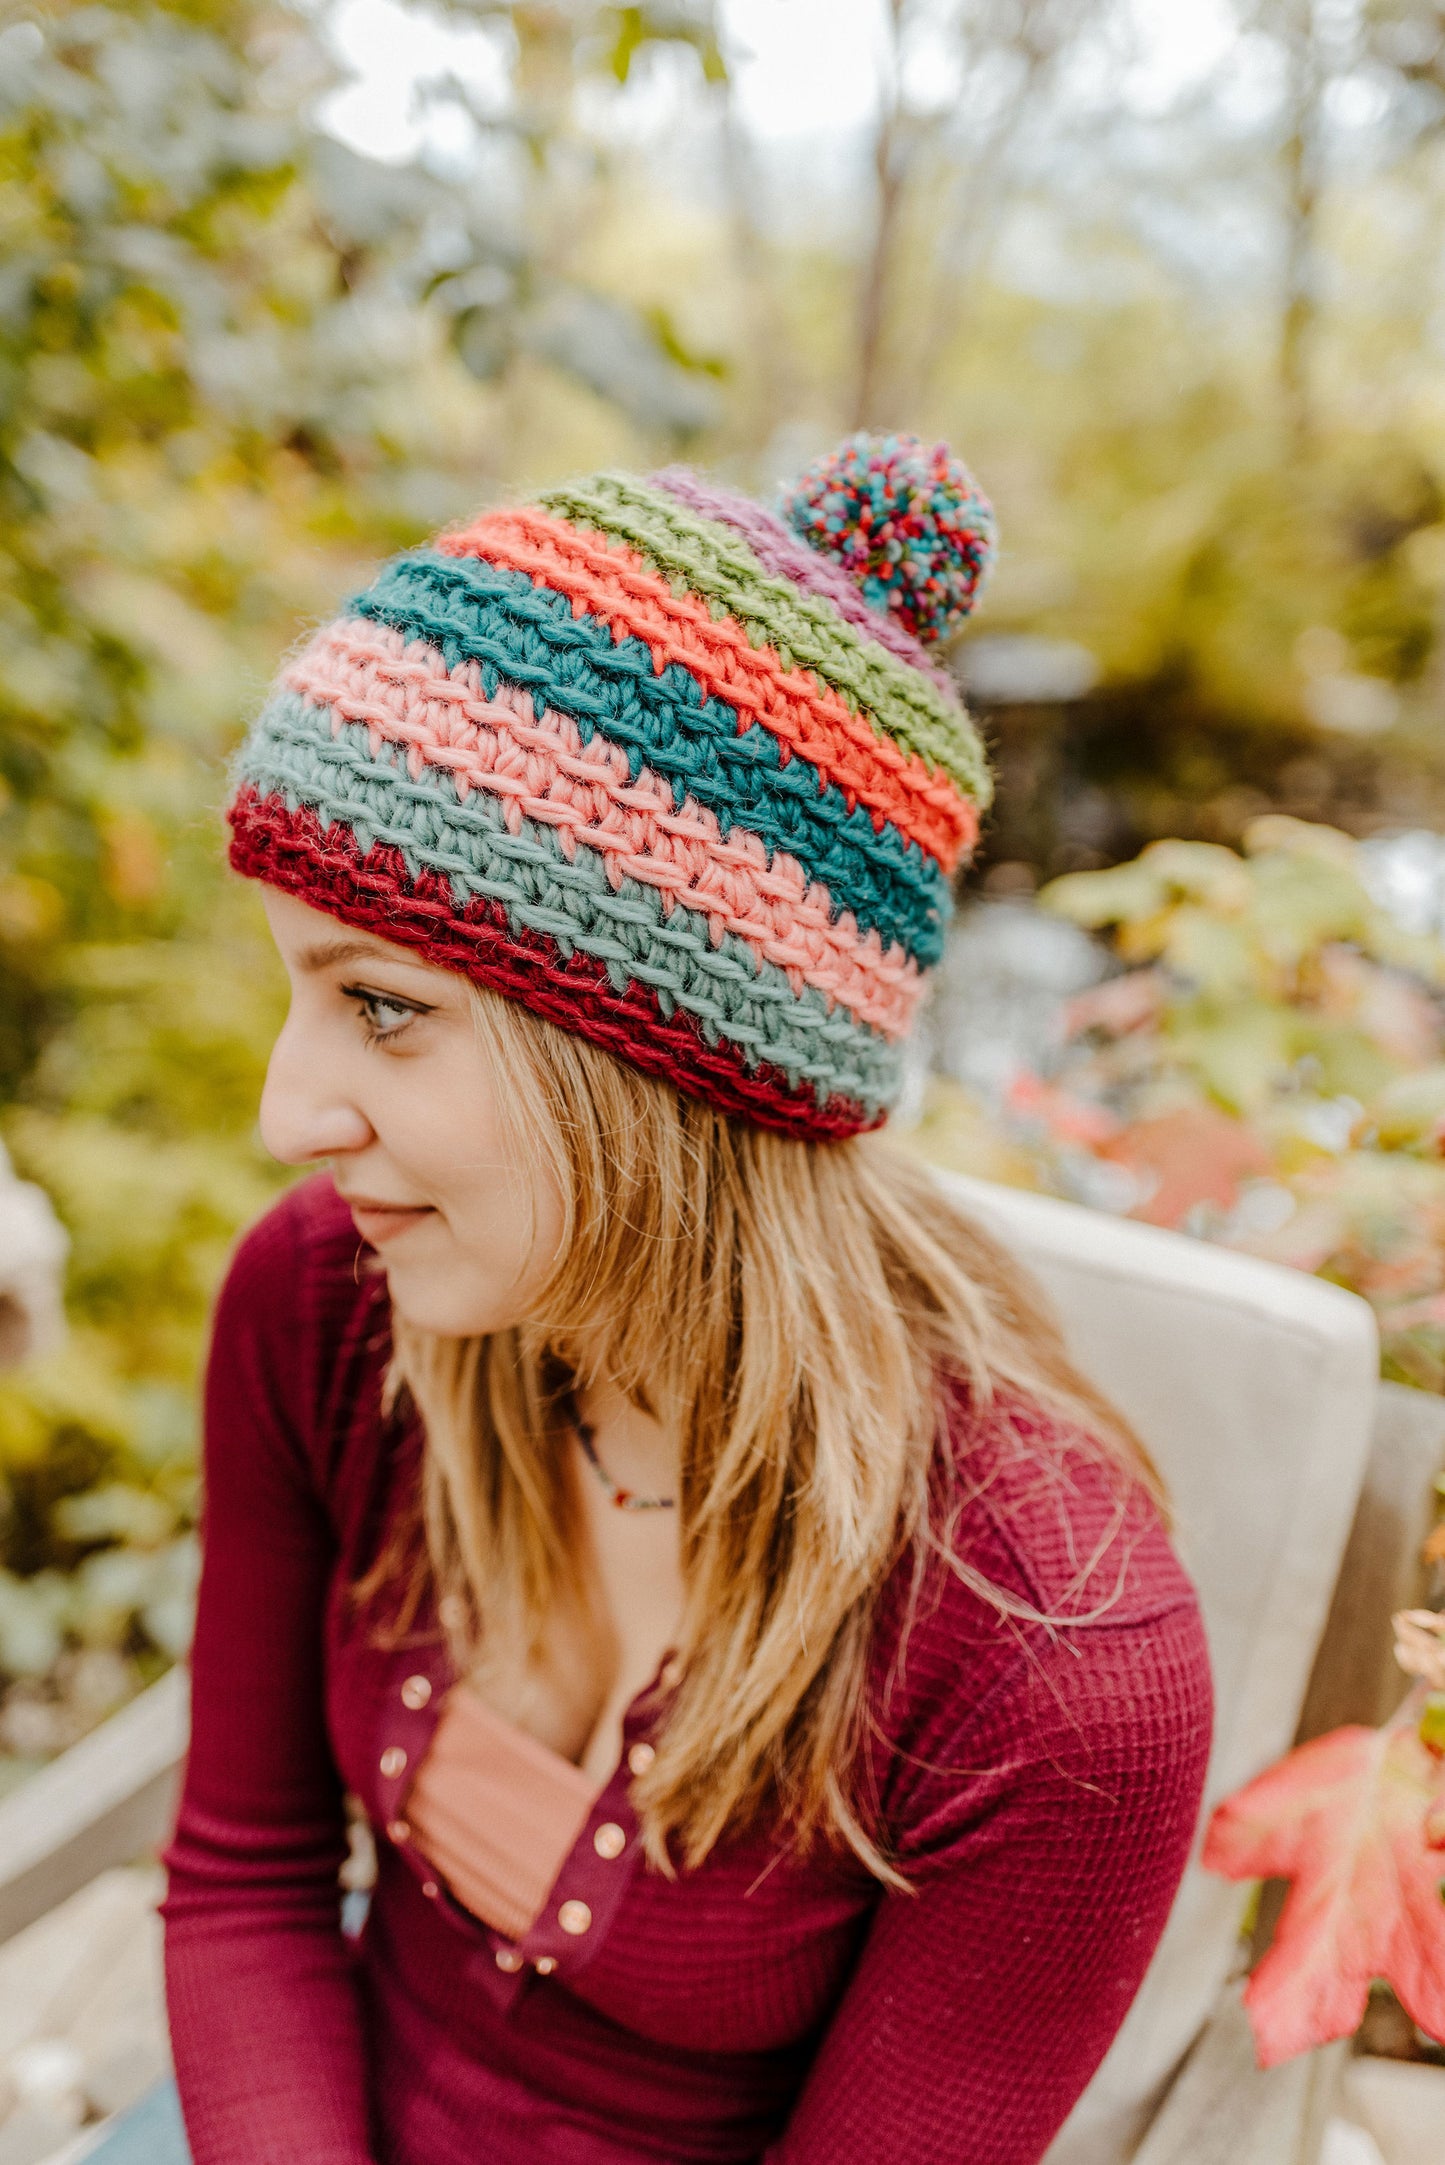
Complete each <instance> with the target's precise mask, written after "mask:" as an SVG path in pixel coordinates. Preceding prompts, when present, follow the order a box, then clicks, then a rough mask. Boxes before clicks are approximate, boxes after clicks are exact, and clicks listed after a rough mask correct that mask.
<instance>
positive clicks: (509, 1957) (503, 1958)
mask: <svg viewBox="0 0 1445 2165" xmlns="http://www.w3.org/2000/svg"><path fill="white" fill-rule="evenodd" d="M521 1967H522V1957H521V1956H520V1955H519V1954H518V1952H517V1950H516V1948H515V1947H499V1948H498V1949H497V1968H498V1969H499V1970H507V1971H512V1970H519V1969H520V1968H521Z"/></svg>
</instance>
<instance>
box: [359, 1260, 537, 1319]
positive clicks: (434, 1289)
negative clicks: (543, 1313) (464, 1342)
mask: <svg viewBox="0 0 1445 2165" xmlns="http://www.w3.org/2000/svg"><path fill="white" fill-rule="evenodd" d="M382 1267H383V1270H384V1272H385V1275H386V1286H387V1291H388V1292H389V1293H390V1295H391V1305H392V1311H393V1313H394V1314H395V1315H396V1316H397V1317H398V1318H399V1319H400V1320H401V1322H403V1323H405V1324H406V1325H407V1326H408V1327H409V1328H410V1329H411V1330H414V1331H427V1332H429V1333H430V1334H431V1336H432V1337H434V1338H487V1337H490V1335H491V1333H492V1332H493V1331H501V1330H506V1329H507V1328H508V1326H509V1325H511V1324H513V1323H516V1322H518V1321H519V1320H520V1318H519V1317H518V1316H517V1314H516V1312H515V1310H514V1309H513V1308H512V1307H511V1306H509V1305H507V1304H504V1303H503V1302H502V1301H501V1300H500V1299H498V1298H497V1297H496V1295H495V1294H491V1295H490V1296H489V1294H488V1291H487V1290H486V1289H485V1288H483V1287H481V1286H469V1285H468V1284H467V1283H466V1281H465V1274H464V1273H459V1272H457V1271H443V1270H439V1269H436V1268H431V1269H426V1268H419V1267H418V1266H417V1265H416V1264H411V1265H408V1264H406V1263H404V1262H402V1261H401V1259H400V1257H397V1258H395V1259H394V1260H388V1261H385V1262H384V1263H383V1266H382Z"/></svg>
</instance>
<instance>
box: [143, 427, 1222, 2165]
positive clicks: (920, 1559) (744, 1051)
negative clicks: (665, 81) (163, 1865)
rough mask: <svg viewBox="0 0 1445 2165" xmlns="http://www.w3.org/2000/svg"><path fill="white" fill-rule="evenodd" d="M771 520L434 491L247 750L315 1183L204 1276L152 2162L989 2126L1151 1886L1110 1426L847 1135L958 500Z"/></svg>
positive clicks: (1025, 2119) (950, 746)
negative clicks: (431, 521)
mask: <svg viewBox="0 0 1445 2165" xmlns="http://www.w3.org/2000/svg"><path fill="white" fill-rule="evenodd" d="M788 513H789V523H786V524H785V523H784V522H782V521H781V520H778V519H775V518H773V517H772V516H771V515H770V514H768V513H765V512H763V511H761V510H759V509H758V508H757V507H756V506H754V505H751V504H748V503H746V502H744V501H743V500H742V499H740V498H737V497H734V496H732V495H730V494H728V493H726V492H724V491H722V490H719V489H715V488H713V487H711V486H708V485H705V484H704V483H702V482H701V481H699V480H698V479H697V478H696V477H694V476H692V475H689V474H686V473H683V472H681V471H677V470H671V471H668V472H666V473H663V474H661V475H658V476H655V477H654V478H653V479H652V480H651V481H650V482H647V483H640V482H633V481H630V480H625V479H620V478H617V477H608V476H603V477H597V478H594V479H593V480H591V481H587V482H584V483H580V484H577V485H575V486H573V487H570V488H567V489H559V490H556V491H553V492H551V493H550V494H549V495H545V496H543V497H542V498H541V499H540V500H539V502H538V503H537V504H536V505H534V506H530V507H527V508H522V509H516V508H512V509H506V510H499V511H493V512H491V513H488V514H487V515H485V516H484V517H482V518H481V519H480V520H478V521H477V522H476V523H475V524H474V525H473V526H471V527H469V528H467V529H466V530H464V531H462V532H459V533H454V534H448V535H445V536H443V537H442V538H441V540H440V541H439V542H438V543H437V544H436V546H435V547H434V548H432V549H427V550H418V551H414V552H411V553H409V554H406V555H403V556H402V557H400V558H397V559H395V560H394V561H393V562H392V563H391V564H390V565H388V566H387V567H386V568H385V569H384V570H383V571H382V573H381V574H380V576H379V578H378V579H377V580H376V582H375V583H374V585H373V586H372V587H371V588H369V589H368V591H367V592H366V593H365V594H364V595H362V596H361V597H360V598H359V600H357V601H356V602H355V603H354V604H352V606H351V608H350V609H349V610H348V612H347V613H346V615H345V616H344V617H343V618H342V619H341V620H340V621H339V622H338V623H336V624H333V625H332V626H330V627H329V628H328V629H326V630H325V631H323V632H322V633H321V634H320V635H319V636H318V637H317V638H316V639H315V640H313V642H312V643H311V645H310V646H309V647H308V648H307V649H306V651H305V652H304V653H303V654H301V655H300V657H299V658H298V659H297V660H295V661H293V662H292V663H291V665H290V666H289V667H288V668H287V669H286V671H285V672H284V674H283V677H282V679H281V682H280V685H279V687H278V689H277V691H276V693H275V695H274V696H273V698H272V700H271V702H270V704H269V705H268V706H267V708H266V710H265V712H264V713H263V715H262V717H261V720H260V722H259V723H258V725H257V727H256V729H255V730H254V731H253V733H252V736H251V738H250V740H249V742H248V744H247V747H246V750H245V752H244V753H243V755H242V759H241V763H240V771H239V779H238V787H237V791H236V795H235V798H234V801H233V804H232V807H231V813H230V817H231V822H232V830H233V839H232V858H233V862H234V863H235V864H236V866H237V867H238V869H239V870H240V871H241V872H243V873H245V874H247V875H249V876H251V877H254V878H256V879H258V880H260V881H261V882H262V883H263V897H264V901H265V905H266V910H267V915H268V917H269V919H270V923H271V929H272V931H273V933H274V935H275V939H276V944H277V947H278V948H279V950H280V954H281V957H282V960H283V962H284V964H285V966H286V969H287V971H288V973H289V977H290V981H291V990H292V1005H291V1011H290V1015H289V1018H288V1020H287V1022H286V1025H285V1028H284V1029H283V1031H282V1033H281V1036H280V1039H279V1040H278V1042H277V1045H276V1048H275V1052H274V1054H273V1057H272V1061H271V1066H270V1071H269V1074H268V1077H267V1082H266V1089H265V1096H264V1100H263V1104H262V1113H261V1123H262V1133H263V1135H264V1137H265V1140H266V1143H267V1145H268V1147H269V1148H270V1149H271V1150H272V1151H273V1152H274V1153H275V1155H276V1156H277V1157H279V1158H280V1159H282V1160H283V1161H285V1162H286V1163H288V1164H297V1165H302V1164H320V1165H323V1166H324V1167H325V1168H326V1173H325V1175H323V1176H320V1177H317V1178H315V1179H312V1180H310V1181H307V1182H305V1183H303V1184H302V1185H301V1186H300V1187H298V1188H296V1189H294V1190H292V1192H291V1193H290V1194H289V1195H288V1196H287V1198H286V1199H285V1200H284V1201H283V1202H282V1203H281V1204H280V1205H279V1206H278V1207H277V1208H276V1209H275V1210H273V1211H272V1212H271V1214H270V1216H269V1217H268V1218H266V1219H265V1220H264V1221H263V1222H262V1224H261V1225H260V1226H258V1227H257V1228H256V1230H255V1231H254V1232H253V1233H252V1234H251V1235H250V1236H249V1238H248V1239H247V1240H246V1241H245V1242H244V1243H243V1245H242V1247H241V1250H240V1253H239V1255H238V1257H237V1259H236V1262H235V1265H234V1267H233V1269H232V1272H231V1275H230V1278H229V1280H228V1283H227V1285H226V1288H225V1291H224V1293H223V1295H222V1299H221V1303H220V1307H219V1311H218V1314H217V1318H216V1328H215V1340H214V1350H213V1356H212V1362H211V1370H210V1380H209V1389H208V1445H207V1471H206V1482H207V1489H206V1529H205V1566H204V1573H203V1578H202V1586H201V1597H200V1614H199V1621H198V1626H197V1634H196V1645H195V1657H194V1676H195V1732H194V1743H193V1746H192V1753H191V1760H190V1768H189V1772H188V1776H187V1781H186V1789H185V1796H184V1800H183V1803H182V1807H181V1813H180V1820H179V1825H178V1828H177V1832H176V1836H175V1840H174V1844H173V1846H172V1848H171V1851H170V1856H169V1866H170V1893H169V1897H168V1901H167V1904H166V1922H167V1966H168V1983H169V1994H170V2010H171V2023H172V2030H173V2036H174V2042H175V2056H176V2067H177V2073H178V2078H179V2083H180V2090H181V2096H182V2101H183V2104H184V2109H185V2116H186V2122H187V2127H188V2131H189V2138H190V2143H191V2147H192V2150H193V2154H194V2157H195V2160H196V2165H267V2161H273V2160H274V2161H277V2165H279V2161H281V2160H283V2159H284V2160H286V2161H288V2165H289V2161H291V2160H295V2159H304V2160H306V2161H307V2165H368V2161H377V2165H380V2161H385V2165H462V2161H464V2160H465V2161H466V2165H532V2161H534V2160H538V2159H556V2160H559V2161H560V2160H566V2161H569V2165H622V2161H629V2165H630V2161H641V2160H646V2159H652V2160H665V2161H669V2165H676V2161H682V2160H704V2159H706V2160H714V2161H719V2165H721V2161H728V2165H733V2161H742V2160H762V2159H766V2160H768V2161H769V2165H841V2161H843V2160H851V2159H855V2158H856V2159H860V2160H868V2161H871V2165H885V2161H891V2160H897V2161H898V2165H903V2161H905V2160H906V2161H908V2165H924V2161H927V2160H938V2161H945V2160H947V2161H950V2165H952V2161H957V2165H965V2161H966V2165H1029V2161H1035V2160H1037V2159H1039V2158H1040V2157H1041V2156H1042V2154H1043V2152H1044V2150H1045V2148H1046V2147H1047V2145H1048V2143H1049V2140H1050V2138H1051V2137H1052V2135H1053V2133H1054V2131H1055V2130H1056V2129H1057V2127H1058V2126H1059V2124H1060V2122H1061V2121H1062V2119H1063V2118H1064V2115H1065V2114H1066V2112H1067V2111H1068V2108H1069V2106H1070V2105H1071V2104H1072V2102H1073V2100H1074V2099H1075V2097H1076V2096H1077V2095H1078V2093H1079V2092H1080V2090H1081V2089H1082V2088H1083V2086H1084V2084H1085V2082H1086V2081H1087V2079H1088V2077H1089V2075H1090V2073H1091V2072H1092V2070H1093V2068H1094V2067H1095V2065H1096V2064H1097V2062H1098V2060H1099V2058H1100V2056H1101V2055H1102V2053H1103V2051H1104V2049H1105V2047H1106V2046H1107V2044H1108V2042H1109V2039H1110V2038H1111V2036H1112V2035H1113V2033H1114V2032H1115V2030H1116V2029H1117V2027H1118V2025H1119V2022H1120V2021H1121V2019H1122V2017H1123V2015H1124V2012H1125V2010H1126V2009H1127V2007H1128V2005H1129V2002H1130V2000H1131V1998H1132V1996H1133V1994H1134V1992H1135V1989H1136V1987H1137V1985H1138V1983H1139V1979H1140V1977H1141V1975H1142V1972H1143V1969H1144V1966H1145V1964H1146V1962H1147V1960H1148V1957H1149V1954H1150V1952H1151V1950H1152V1948H1153V1945H1154V1943H1155V1940H1156V1938H1157V1936H1158V1933H1159V1931H1160V1929H1161V1927H1162V1924H1163V1921H1164V1918H1165V1915H1166V1913H1167V1910H1168V1907H1169V1903H1170V1899H1171V1896H1172V1894H1173V1891H1174V1888H1175V1885H1176V1882H1177V1880H1178V1877H1179V1874H1180V1872H1181V1870H1182V1867H1183V1863H1184V1859H1185V1854H1186V1850H1187V1847H1188V1843H1189V1839H1190V1834H1191V1831H1192V1828H1193V1824H1194V1819H1195V1814H1196V1809H1197V1805H1198V1800H1199V1792H1200V1786H1201V1781H1202V1776H1203V1768H1204V1762H1205V1756H1206V1752H1207V1746H1208V1729H1209V1683H1208V1672H1207V1665H1206V1658H1205V1652H1204V1646H1203V1642H1202V1637H1201V1632H1200V1626H1199V1619H1198V1614H1197V1610H1196V1607H1195V1604H1194V1600H1193V1596H1192V1593H1191V1591H1190V1588H1189V1585H1188V1583H1187V1581H1186V1579H1185V1578H1184V1576H1183V1574H1182V1572H1181V1570H1180V1568H1179V1566H1178V1564H1177V1563H1176V1561H1175V1559H1174V1557H1173V1555H1172V1553H1171V1551H1170V1549H1169V1546H1168V1543H1167V1539H1166V1536H1165V1533H1164V1531H1163V1528H1162V1525H1161V1518H1160V1503H1161V1500H1160V1497H1159V1493H1158V1484H1157V1481H1156V1479H1155V1477H1154V1475H1153V1473H1152V1471H1151V1469H1150V1467H1149V1465H1148V1462H1147V1460H1146V1458H1145V1456H1144V1453H1143V1451H1142V1449H1141V1447H1140V1446H1139V1444H1138V1443H1137V1441H1136V1440H1135V1439H1134V1438H1133V1436H1132V1435H1131V1434H1130V1433H1129V1431H1128V1430H1127V1428H1126V1427H1125V1425H1124V1423H1123V1422H1122V1420H1121V1419H1120V1417H1119V1416H1118V1415H1117V1414H1116V1413H1115V1412H1113V1411H1112V1409H1111V1408H1109V1407H1108V1406H1107V1405H1105V1404H1103V1403H1101V1401H1100V1400H1099V1398H1098V1397H1097V1396H1096V1394H1095V1393H1094V1392H1093V1391H1092V1390H1091V1389H1090V1388H1089V1386H1088V1385H1087V1383H1086V1382H1085V1381H1084V1380H1083V1378H1082V1377H1081V1376H1079V1375H1078V1374H1077V1373H1076V1372H1075V1371H1074V1370H1073V1369H1072V1368H1071V1366H1070V1365H1069V1362H1068V1359H1067V1357H1066V1355H1065V1353H1064V1351H1063V1348H1062V1345H1061V1343H1060V1340H1059V1338H1058V1335H1057V1333H1056V1331H1055V1328H1054V1326H1053V1325H1052V1324H1051V1322H1050V1321H1049V1320H1048V1318H1047V1316H1046V1314H1045V1313H1044V1311H1043V1308H1042V1305H1041V1302H1040V1299H1039V1296H1038V1294H1037V1293H1036V1291H1035V1290H1034V1288H1033V1287H1032V1286H1030V1285H1029V1284H1028V1283H1027V1282H1026V1280H1025V1279H1024V1278H1023V1277H1022V1276H1021V1275H1020V1274H1019V1273H1018V1272H1017V1270H1015V1269H1014V1268H1013V1267H1012V1266H1011V1265H1010V1264H1009V1263H1008V1262H1007V1261H1006V1260H1005V1258H1004V1257H1003V1256H1002V1255H1001V1254H1000V1253H999V1251H998V1250H997V1249H996V1248H995V1247H993V1246H992V1245H991V1243H990V1242H988V1241H987V1240H986V1239H985V1238H984V1237H983V1236H982V1235H981V1234H980V1233H978V1232H977V1231H976V1230H974V1229H973V1228H972V1227H970V1226H969V1225H967V1224H966V1223H965V1222H964V1221H963V1220H961V1219H960V1218H959V1217H958V1216H957V1215H956V1213H955V1212H954V1211H953V1210H952V1208H951V1207H949V1206H948V1205H947V1204H946V1203H945V1202H944V1201H943V1200H942V1199H941V1198H940V1196H939V1194H938V1192H937V1191H936V1190H935V1188H934V1187H933V1185H932V1184H931V1182H930V1181H929V1180H928V1178H927V1177H926V1176H925V1175H924V1174H923V1173H922V1172H921V1171H919V1170H910V1169H909V1168H908V1167H907V1165H906V1164H905V1162H904V1161H902V1160H899V1159H895V1158H892V1157H889V1156H887V1155H886V1154H885V1146H884V1145H883V1143H882V1141H881V1138H878V1137H876V1136H871V1135H869V1134H867V1133H865V1132H864V1131H866V1130H869V1129H872V1128H875V1127H877V1126H878V1125H879V1124H880V1122H881V1121H882V1120H883V1118H884V1116H885V1114H886V1111H887V1108H888V1106H889V1104H890V1102H891V1101H892V1099H893V1098H894V1096H895V1095H896V1092H897V1088H898V1079H899V1066H900V1057H901V1048H902V1046H903V1043H904V1041H905V1039H906V1037H907V1034H908V1029H909V1025H910V1021H911V1019H912V1017H913V1016H914V1014H915V1013H916V1010H917V1005H918V1001H919V998H920V996H921V994H922V991H923V989H924V986H925V983H926V977H927V971H928V968H929V965H930V964H931V963H933V962H934V961H936V959H937V957H938V954H939V952H940V946H941V938H942V931H943V924H944V919H945V915H946V910H947V900H948V875H949V873H950V872H951V871H952V869H953V867H954V866H955V864H956V863H957V862H958V861H959V859H960V857H961V856H962V855H963V854H964V853H965V852H966V850H967V849H968V847H969V845H970V844H971V842H972V841H973V839H974V836H975V834H976V832H977V823H978V814H979V812H980V810H981V809H982V808H983V806H984V804H985V802H986V787H987V783H986V774H985V769H984V763H983V757H982V753H981V750H980V747H979V743H978V739H977V737H976V736H975V734H974V732H973V729H972V726H971V724H970V723H969V721H968V719H967V717H966V715H965V714H964V712H963V710H962V708H961V706H960V705H959V703H958V700H957V698H956V695H955V694H954V692H953V690H952V688H951V684H950V680H949V679H948V678H947V677H946V676H945V675H944V674H943V673H942V672H941V671H940V670H939V669H938V668H937V667H936V666H935V664H934V663H933V662H932V661H931V660H930V658H929V656H928V653H927V651H926V649H925V647H924V646H923V644H922V643H921V637H922V636H923V635H927V634H930V633H938V632H942V631H945V630H948V629H951V628H952V627H953V625H954V624H955V623H956V621H957V620H958V618H959V617H960V616H961V615H962V614H963V612H964V611H965V610H966V608H967V607H968V606H969V604H970V603H971V601H972V599H973V597H974V593H975V591H976V588H977V585H978V582H979V579H980V577H981V575H982V572H983V570H984V569H985V566H986V561H987V556H988V552H989V546H990V524H989V515H988V512H987V507H986V506H985V505H984V504H983V503H982V502H981V500H980V499H979V498H978V497H977V495H976V493H975V492H974V491H973V489H972V487H971V484H970V483H969V481H968V478H967V476H966V474H965V473H964V472H963V470H962V469H961V468H960V467H958V466H957V465H956V464H955V463H954V462H952V461H951V460H950V459H949V458H948V455H947V453H946V452H945V451H944V450H943V449H942V448H941V447H940V449H939V450H938V451H936V452H928V451H925V450H924V449H923V448H922V447H921V446H919V445H917V444H916V443H914V442H913V441H912V440H911V439H901V440H896V439H886V440H881V441H880V440H870V439H866V438H865V439H855V440H853V441H852V442H851V443H850V444H848V445H845V446H844V448H843V450H842V451H841V452H840V453H838V454H836V455H835V456H834V457H833V458H832V459H830V460H827V461H824V462H822V463H821V465H820V467H819V468H817V469H815V470H814V471H813V472H812V473H811V474H810V475H808V476H806V477H805V478H804V481H803V482H802V483H801V484H800V485H799V487H798V489H797V491H796V492H795V493H794V495H793V497H792V498H791V499H790V502H789V506H788ZM348 1793H350V1795H351V1796H352V1798H353V1799H355V1800H359V1810H360V1811H361V1812H362V1813H364V1815H365V1818H366V1820H367V1821H369V1823H370V1825H371V1828H372V1830H373V1832H374V1835H375V1842H376V1850H377V1869H376V1879H375V1886H374V1891H373V1893H372V1896H371V1901H370V1908H369V1913H368V1915H367V1917H366V1921H365V1925H364V1928H363V1929H362V1931H361V1933H360V1936H359V1940H357V1941H356V1942H354V1943H353V1942H352V1941H350V1940H348V1938H346V1937H345V1936H343V1933H342V1930H341V1926H340V1915H339V1909H338V1889H337V1871H338V1866H339V1865H340V1863H341V1860H342V1856H343V1853H344V1850H345V1830H346V1814H345V1809H344V1800H345V1798H346V1796H347V1794H348Z"/></svg>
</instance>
